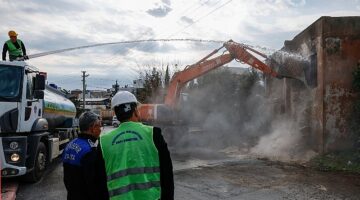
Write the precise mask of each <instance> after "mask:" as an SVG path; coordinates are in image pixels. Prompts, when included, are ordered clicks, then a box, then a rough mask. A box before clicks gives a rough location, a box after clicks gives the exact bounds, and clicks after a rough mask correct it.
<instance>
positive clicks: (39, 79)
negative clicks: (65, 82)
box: [34, 74, 46, 91]
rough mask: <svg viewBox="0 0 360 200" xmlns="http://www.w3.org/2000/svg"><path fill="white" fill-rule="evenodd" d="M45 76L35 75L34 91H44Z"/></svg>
mask: <svg viewBox="0 0 360 200" xmlns="http://www.w3.org/2000/svg"><path fill="white" fill-rule="evenodd" d="M45 79H46V78H45V76H44V75H43V74H36V77H35V85H34V90H35V91H36V90H45Z"/></svg>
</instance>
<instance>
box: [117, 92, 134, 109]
mask: <svg viewBox="0 0 360 200" xmlns="http://www.w3.org/2000/svg"><path fill="white" fill-rule="evenodd" d="M125 103H139V102H138V101H137V99H136V97H135V95H133V94H132V93H131V92H128V91H120V92H118V93H116V94H115V96H113V98H112V99H111V108H112V109H113V108H114V107H116V106H118V105H121V104H125Z"/></svg>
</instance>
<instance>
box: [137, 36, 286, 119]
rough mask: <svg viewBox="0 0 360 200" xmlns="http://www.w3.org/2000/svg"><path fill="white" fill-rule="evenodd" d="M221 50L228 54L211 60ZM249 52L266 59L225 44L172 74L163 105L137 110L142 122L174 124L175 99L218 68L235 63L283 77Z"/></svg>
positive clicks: (230, 42) (234, 43) (245, 47)
mask: <svg viewBox="0 0 360 200" xmlns="http://www.w3.org/2000/svg"><path fill="white" fill-rule="evenodd" d="M224 47H225V49H226V50H227V51H228V52H227V53H224V54H222V55H220V56H217V57H214V58H210V57H212V56H213V55H214V54H216V53H218V52H219V51H220V50H221V49H222V48H224ZM250 52H252V53H255V54H257V55H259V56H261V57H263V58H267V56H266V55H265V54H262V53H260V52H258V51H256V50H255V49H252V48H250V47H248V46H246V45H243V44H239V43H236V42H233V41H232V40H229V41H228V42H225V43H224V44H223V46H221V47H220V48H218V49H215V50H214V51H213V52H211V53H210V54H209V55H207V56H205V57H204V58H203V59H201V60H199V61H198V62H197V63H195V64H193V65H189V66H187V67H186V68H185V69H184V70H182V71H180V72H177V73H175V74H174V75H173V77H172V79H171V81H170V84H169V87H168V90H167V93H166V96H165V103H164V104H142V105H141V106H140V107H139V111H140V118H141V121H143V122H148V123H152V124H158V123H174V122H175V121H176V120H175V119H176V112H174V111H175V110H177V109H178V99H179V97H180V92H181V89H182V88H183V87H184V86H185V85H186V84H187V83H188V82H189V81H192V80H194V79H196V78H198V77H200V76H202V75H204V74H206V73H208V72H210V71H212V70H214V69H216V68H218V67H221V66H223V65H225V64H227V63H229V62H231V61H232V60H234V59H235V60H237V61H239V62H242V63H246V64H248V65H250V66H252V67H254V68H256V69H258V70H260V71H262V72H263V73H265V74H269V75H270V76H273V77H276V78H282V76H280V75H279V74H278V73H277V72H275V71H274V70H273V69H272V68H270V67H269V66H268V65H266V64H265V63H264V62H262V61H260V60H259V59H258V58H257V57H255V55H253V54H252V53H250Z"/></svg>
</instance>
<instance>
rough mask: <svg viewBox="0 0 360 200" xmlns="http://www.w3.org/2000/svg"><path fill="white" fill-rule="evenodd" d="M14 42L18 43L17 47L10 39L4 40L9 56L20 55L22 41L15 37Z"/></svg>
mask: <svg viewBox="0 0 360 200" xmlns="http://www.w3.org/2000/svg"><path fill="white" fill-rule="evenodd" d="M16 42H17V43H18V44H19V48H16V46H15V45H14V44H13V43H12V41H11V40H8V41H6V44H7V46H8V51H9V55H11V56H22V54H23V52H22V42H21V40H19V39H17V40H16Z"/></svg>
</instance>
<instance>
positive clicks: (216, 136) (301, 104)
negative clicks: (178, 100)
mask: <svg viewBox="0 0 360 200" xmlns="http://www.w3.org/2000/svg"><path fill="white" fill-rule="evenodd" d="M264 84H265V83H264V82H263V79H262V77H261V75H260V74H259V73H257V72H255V71H253V70H251V69H249V70H247V71H245V72H244V73H241V74H234V73H233V72H231V71H230V70H229V69H228V68H226V67H223V68H221V69H218V70H215V71H213V72H210V73H209V74H207V75H205V76H204V77H201V78H199V79H198V80H197V82H195V83H194V82H193V83H190V84H189V87H188V88H187V89H185V91H184V93H186V95H187V97H188V99H187V101H183V102H182V106H181V108H182V109H181V115H182V118H183V119H186V122H187V126H188V127H189V128H188V130H185V129H178V132H177V133H176V139H175V140H176V142H175V143H174V149H175V151H176V153H180V154H183V155H188V156H190V157H200V158H204V159H211V158H218V157H221V156H223V154H224V153H225V154H227V155H230V156H244V155H246V156H251V157H261V158H269V159H272V160H279V161H293V162H305V161H307V160H309V159H310V158H311V157H312V156H314V155H315V152H314V151H312V150H311V148H309V145H308V144H307V141H308V140H309V139H308V138H306V137H308V136H309V133H307V132H306V131H307V130H309V129H307V128H308V127H309V126H310V125H309V124H308V122H309V119H308V114H309V113H308V110H309V109H308V107H309V105H311V101H310V99H311V98H310V97H311V96H310V95H309V92H308V91H306V88H305V89H303V90H301V91H302V94H301V95H300V94H298V95H300V96H298V97H297V98H299V99H298V101H297V102H298V104H296V105H294V108H293V109H296V110H298V112H296V114H294V115H293V116H289V115H288V114H282V113H281V111H279V110H281V109H279V108H278V107H280V108H281V106H278V104H279V103H278V102H279V101H281V99H282V98H283V96H282V95H283V94H282V88H278V90H274V91H273V93H272V94H271V95H270V96H266V91H265V86H264ZM294 98H295V97H294ZM304 127H305V128H304ZM304 130H306V131H305V133H304Z"/></svg>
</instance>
